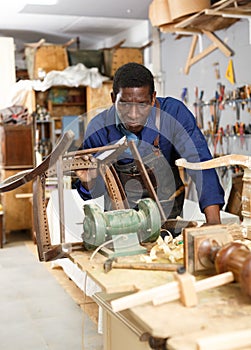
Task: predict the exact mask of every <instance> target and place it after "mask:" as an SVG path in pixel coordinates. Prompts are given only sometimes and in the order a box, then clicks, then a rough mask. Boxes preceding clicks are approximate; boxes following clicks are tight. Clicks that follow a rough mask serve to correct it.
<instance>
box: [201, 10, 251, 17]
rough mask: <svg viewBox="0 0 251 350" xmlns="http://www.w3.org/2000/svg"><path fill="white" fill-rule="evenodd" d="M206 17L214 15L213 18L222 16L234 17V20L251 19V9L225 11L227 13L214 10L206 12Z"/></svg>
mask: <svg viewBox="0 0 251 350" xmlns="http://www.w3.org/2000/svg"><path fill="white" fill-rule="evenodd" d="M205 15H209V16H211V15H213V16H222V17H233V18H238V17H240V18H242V17H251V9H248V10H246V11H245V10H241V9H240V10H237V9H236V10H234V9H233V10H230V9H229V10H225V11H217V12H215V11H213V10H209V9H207V10H205Z"/></svg>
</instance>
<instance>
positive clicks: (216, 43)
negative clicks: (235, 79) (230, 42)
mask: <svg viewBox="0 0 251 350" xmlns="http://www.w3.org/2000/svg"><path fill="white" fill-rule="evenodd" d="M202 32H203V34H205V35H206V36H207V37H208V39H209V40H210V41H212V44H211V45H210V46H208V47H207V48H206V49H204V50H203V51H202V52H200V53H199V54H197V55H195V56H194V52H195V49H196V45H197V42H198V35H194V36H193V40H192V44H191V47H190V51H189V54H188V57H187V61H186V66H185V69H184V73H185V74H188V73H189V71H190V67H191V66H192V65H193V64H195V63H196V62H198V61H200V60H201V59H202V58H204V57H206V56H207V55H209V54H210V53H211V52H213V51H214V50H216V49H219V50H220V51H221V52H222V53H223V54H224V55H225V56H227V57H230V56H232V55H233V51H232V50H231V49H230V48H228V47H227V45H226V44H224V43H223V42H222V41H221V40H220V39H219V38H218V37H217V35H216V34H214V33H212V32H209V31H207V30H202Z"/></svg>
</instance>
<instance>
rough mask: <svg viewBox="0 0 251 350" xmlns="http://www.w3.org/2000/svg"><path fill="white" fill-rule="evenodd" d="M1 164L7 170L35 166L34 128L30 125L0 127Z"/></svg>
mask: <svg viewBox="0 0 251 350" xmlns="http://www.w3.org/2000/svg"><path fill="white" fill-rule="evenodd" d="M0 140H1V144H0V157H1V158H0V163H1V166H2V167H4V168H5V169H22V168H29V167H31V168H32V167H33V166H34V127H33V124H29V125H15V124H14V125H13V124H10V125H8V124H7V125H5V126H0Z"/></svg>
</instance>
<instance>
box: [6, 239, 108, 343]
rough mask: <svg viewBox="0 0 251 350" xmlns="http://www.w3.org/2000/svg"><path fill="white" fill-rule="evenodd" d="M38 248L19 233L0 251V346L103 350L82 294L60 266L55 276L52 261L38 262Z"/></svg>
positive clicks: (99, 336) (101, 338) (100, 338)
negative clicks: (82, 302)
mask: <svg viewBox="0 0 251 350" xmlns="http://www.w3.org/2000/svg"><path fill="white" fill-rule="evenodd" d="M35 247H36V246H35V245H34V243H33V241H32V240H31V239H30V238H29V237H28V236H27V234H25V233H23V232H21V233H16V232H15V233H12V234H10V235H8V237H7V241H6V244H4V248H3V249H0V276H1V286H0V348H1V350H35V349H36V350H72V349H74V350H101V349H102V348H103V347H102V340H103V337H102V335H100V334H98V332H97V325H96V324H95V322H93V321H92V319H91V316H89V315H90V313H89V315H88V313H86V312H85V311H84V308H85V307H84V308H83V304H82V305H81V298H82V301H84V299H85V297H84V295H83V293H82V292H81V291H80V289H78V288H77V287H76V286H75V285H74V283H73V282H72V281H70V280H69V279H68V278H67V277H66V275H65V274H64V272H63V271H62V270H61V269H60V270H61V271H55V275H53V273H51V271H50V270H49V269H50V267H49V266H48V264H49V263H43V262H39V260H38V258H37V255H36V248H35ZM58 275H60V276H61V277H60V278H59V277H58ZM59 280H60V281H59ZM69 284H70V286H69ZM62 285H65V286H66V287H63V286H62ZM69 290H71V292H69ZM72 291H73V294H74V295H73V294H72ZM71 294H72V295H71ZM93 304H94V303H93ZM93 304H92V303H90V305H89V308H92V307H93V306H92V305H93ZM94 305H95V304H94ZM95 306H96V305H95ZM87 307H88V306H86V308H87Z"/></svg>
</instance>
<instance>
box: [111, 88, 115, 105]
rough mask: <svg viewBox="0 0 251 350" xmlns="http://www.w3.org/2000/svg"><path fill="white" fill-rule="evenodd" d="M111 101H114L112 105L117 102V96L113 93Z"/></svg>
mask: <svg viewBox="0 0 251 350" xmlns="http://www.w3.org/2000/svg"><path fill="white" fill-rule="evenodd" d="M111 99H112V103H115V101H116V96H115V94H114V92H113V91H112V92H111Z"/></svg>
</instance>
